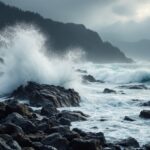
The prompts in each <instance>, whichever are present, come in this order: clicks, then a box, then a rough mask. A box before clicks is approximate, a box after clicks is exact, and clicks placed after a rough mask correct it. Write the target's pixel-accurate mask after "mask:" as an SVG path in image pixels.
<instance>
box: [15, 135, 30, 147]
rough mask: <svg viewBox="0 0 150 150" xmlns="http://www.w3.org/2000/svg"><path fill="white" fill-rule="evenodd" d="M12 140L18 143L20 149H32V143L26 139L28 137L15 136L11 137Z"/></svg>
mask: <svg viewBox="0 0 150 150" xmlns="http://www.w3.org/2000/svg"><path fill="white" fill-rule="evenodd" d="M13 138H14V139H15V140H16V141H17V142H18V143H19V145H20V146H21V147H32V146H33V143H32V141H31V140H30V139H29V138H28V136H26V135H24V134H17V135H15V136H13Z"/></svg>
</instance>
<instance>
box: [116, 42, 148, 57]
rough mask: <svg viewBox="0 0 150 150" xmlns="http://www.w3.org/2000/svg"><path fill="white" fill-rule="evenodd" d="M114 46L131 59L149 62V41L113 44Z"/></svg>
mask: <svg viewBox="0 0 150 150" xmlns="http://www.w3.org/2000/svg"><path fill="white" fill-rule="evenodd" d="M114 44H116V45H117V46H118V47H119V48H121V49H122V50H123V52H124V53H126V54H127V55H128V56H130V57H132V58H137V59H144V60H150V40H149V39H143V40H140V41H137V42H114Z"/></svg>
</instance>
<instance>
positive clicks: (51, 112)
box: [41, 104, 59, 117]
mask: <svg viewBox="0 0 150 150" xmlns="http://www.w3.org/2000/svg"><path fill="white" fill-rule="evenodd" d="M58 113H59V111H58V110H57V109H56V107H54V106H53V105H52V104H48V105H46V106H44V107H43V108H42V109H41V115H44V116H47V117H52V116H55V115H56V114H58Z"/></svg>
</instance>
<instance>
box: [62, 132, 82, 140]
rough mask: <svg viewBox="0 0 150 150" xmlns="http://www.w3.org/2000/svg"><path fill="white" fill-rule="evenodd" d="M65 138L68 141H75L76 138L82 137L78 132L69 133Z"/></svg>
mask: <svg viewBox="0 0 150 150" xmlns="http://www.w3.org/2000/svg"><path fill="white" fill-rule="evenodd" d="M64 137H65V138H66V139H67V140H68V141H72V140H73V139H76V138H81V137H80V135H79V134H78V133H77V132H74V131H70V132H68V133H66V134H65V135H64Z"/></svg>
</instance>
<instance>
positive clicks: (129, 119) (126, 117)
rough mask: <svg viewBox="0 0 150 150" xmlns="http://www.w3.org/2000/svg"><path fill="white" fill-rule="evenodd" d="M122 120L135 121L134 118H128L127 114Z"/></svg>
mask: <svg viewBox="0 0 150 150" xmlns="http://www.w3.org/2000/svg"><path fill="white" fill-rule="evenodd" d="M124 120H126V121H135V120H134V119H132V118H130V117H128V116H125V117H124Z"/></svg>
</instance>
